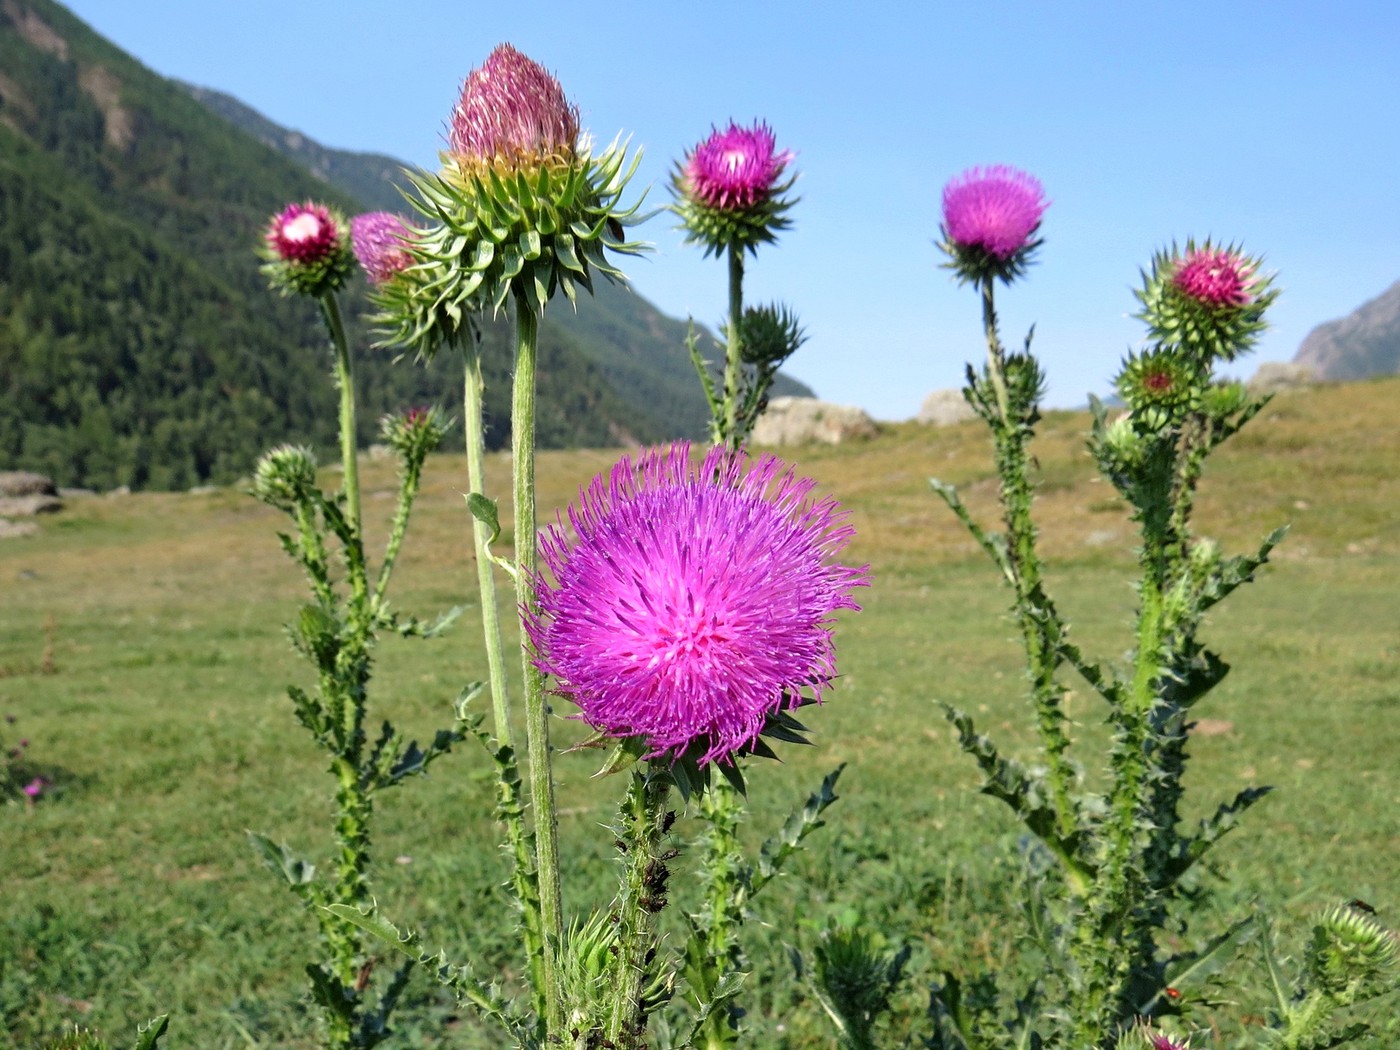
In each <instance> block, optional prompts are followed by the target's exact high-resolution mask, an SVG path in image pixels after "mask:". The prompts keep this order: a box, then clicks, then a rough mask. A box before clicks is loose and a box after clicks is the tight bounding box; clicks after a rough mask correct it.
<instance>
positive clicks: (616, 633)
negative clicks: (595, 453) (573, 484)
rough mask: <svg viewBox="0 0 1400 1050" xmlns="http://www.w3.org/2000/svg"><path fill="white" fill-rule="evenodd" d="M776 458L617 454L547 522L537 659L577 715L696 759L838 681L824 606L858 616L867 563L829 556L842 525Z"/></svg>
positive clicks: (828, 502) (732, 747) (750, 737)
mask: <svg viewBox="0 0 1400 1050" xmlns="http://www.w3.org/2000/svg"><path fill="white" fill-rule="evenodd" d="M814 486H815V482H813V481H811V480H810V479H805V478H801V479H800V478H797V477H795V475H794V473H793V471H792V469H791V468H789V467H786V466H785V465H784V464H783V462H782V461H781V460H779V459H777V458H776V457H773V456H770V455H765V456H763V457H761V458H759V459H758V460H757V461H754V462H750V461H749V457H748V456H747V454H745V453H743V452H733V451H730V450H727V449H724V448H714V449H711V450H710V452H709V453H708V454H707V455H706V456H705V458H704V461H703V462H702V463H700V464H693V463H692V461H691V454H690V446H689V445H688V444H685V443H679V444H676V445H672V446H671V447H670V448H669V449H665V448H658V449H650V450H647V451H645V452H643V453H642V454H641V455H640V456H639V457H638V459H637V461H636V462H635V463H634V462H633V461H632V460H631V459H630V458H629V457H626V456H624V457H623V458H622V459H621V460H620V461H619V462H618V463H617V464H616V466H614V467H613V469H612V471H611V474H610V475H602V474H600V475H599V476H598V477H596V478H594V479H593V482H592V483H591V484H590V485H589V486H588V488H587V489H586V490H583V491H581V492H580V498H579V500H578V502H577V503H576V504H575V505H574V506H572V507H570V508H569V511H568V517H569V523H570V524H571V525H572V526H573V534H574V535H573V538H571V537H570V535H569V534H568V533H567V532H566V530H565V528H564V526H563V524H562V522H560V523H558V524H556V525H553V526H551V527H550V528H548V529H546V530H545V531H544V533H543V535H542V537H541V540H540V554H541V557H542V559H543V561H544V563H545V565H546V566H547V567H548V569H549V572H550V573H551V574H552V575H553V577H554V582H553V583H552V584H551V583H548V582H546V580H544V579H543V578H541V579H537V580H536V581H535V592H536V597H537V599H538V602H539V609H538V612H537V613H536V614H534V615H532V616H530V617H528V618H527V631H528V633H529V636H530V641H531V643H532V645H533V646H534V649H535V653H536V660H535V662H536V666H538V667H539V669H540V670H541V671H543V672H544V673H546V674H550V675H553V676H554V678H555V680H556V683H557V685H558V689H559V691H560V692H561V693H563V694H565V695H567V696H569V697H570V698H571V699H572V700H573V702H574V703H576V704H577V705H578V706H579V709H580V711H581V717H582V718H583V719H584V720H586V721H587V722H588V723H589V724H590V725H592V726H593V727H594V728H595V729H598V730H600V731H601V732H603V733H605V734H607V735H609V736H614V737H632V736H643V737H645V738H646V740H647V746H648V747H649V749H650V751H649V756H657V755H662V754H671V755H674V756H677V757H678V756H680V755H681V754H683V753H685V752H687V751H690V750H691V749H692V747H693V748H695V750H696V751H697V752H700V757H699V758H698V761H699V762H700V763H701V764H704V763H707V762H710V761H712V760H715V759H719V760H722V761H723V760H726V759H731V756H733V754H734V753H735V752H736V751H739V750H741V749H742V748H744V746H745V745H747V744H751V743H752V742H753V741H755V740H756V739H757V737H758V736H759V735H760V733H761V732H762V730H763V727H764V721H765V719H766V718H767V717H768V716H769V715H772V714H776V713H777V712H779V711H781V710H783V709H785V708H790V707H793V706H796V705H797V704H798V703H800V702H801V701H802V700H803V696H802V693H803V690H807V691H808V692H809V693H810V699H812V700H820V699H821V694H822V691H823V690H824V689H825V688H826V687H827V686H828V685H829V684H830V682H831V679H832V678H833V677H834V676H835V674H836V666H835V652H834V648H833V644H832V638H831V632H832V614H833V613H835V611H836V610H837V609H858V608H859V606H858V605H857V604H856V602H855V601H854V600H853V599H852V597H851V594H850V591H851V589H852V588H853V587H858V586H865V585H867V584H868V582H869V579H868V569H867V568H859V569H855V568H848V567H846V566H843V565H838V564H835V563H834V559H835V557H836V556H838V555H839V554H840V553H841V551H843V550H844V549H845V547H846V545H847V544H848V543H849V542H850V539H851V537H852V535H853V532H854V530H853V529H852V528H851V526H850V525H849V524H847V522H846V516H845V514H844V513H843V512H842V511H841V510H840V507H839V505H838V504H837V503H836V501H835V500H834V499H831V498H829V497H828V498H822V499H813V498H810V494H811V492H812V489H813V487H814Z"/></svg>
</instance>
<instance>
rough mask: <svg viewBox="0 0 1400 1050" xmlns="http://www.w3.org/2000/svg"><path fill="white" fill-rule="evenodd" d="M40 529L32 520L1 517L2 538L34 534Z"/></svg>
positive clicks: (0, 530) (7, 538)
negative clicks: (13, 519)
mask: <svg viewBox="0 0 1400 1050" xmlns="http://www.w3.org/2000/svg"><path fill="white" fill-rule="evenodd" d="M38 531H39V526H37V525H35V524H34V523H33V522H32V521H10V519H9V518H0V540H12V539H15V538H16V537H19V536H33V535H34V534H35V533H36V532H38Z"/></svg>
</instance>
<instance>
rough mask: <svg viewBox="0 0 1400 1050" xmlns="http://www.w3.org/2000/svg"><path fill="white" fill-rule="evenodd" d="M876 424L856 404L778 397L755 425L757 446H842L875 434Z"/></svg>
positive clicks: (770, 403) (754, 433) (754, 436)
mask: <svg viewBox="0 0 1400 1050" xmlns="http://www.w3.org/2000/svg"><path fill="white" fill-rule="evenodd" d="M875 430H876V427H875V421H874V420H873V419H871V418H870V416H869V415H868V414H866V412H865V411H864V410H863V409H860V408H856V407H854V406H853V405H833V404H830V403H828V402H826V401H819V400H818V399H817V398H815V397H775V398H773V400H772V401H770V402H768V409H767V411H765V412H764V413H763V415H762V416H760V417H759V419H758V422H757V423H756V424H755V425H754V428H753V435H752V440H753V443H754V444H755V445H807V444H817V443H820V444H826V445H839V444H841V442H843V441H850V440H851V439H852V438H867V437H871V436H873V435H874V434H875Z"/></svg>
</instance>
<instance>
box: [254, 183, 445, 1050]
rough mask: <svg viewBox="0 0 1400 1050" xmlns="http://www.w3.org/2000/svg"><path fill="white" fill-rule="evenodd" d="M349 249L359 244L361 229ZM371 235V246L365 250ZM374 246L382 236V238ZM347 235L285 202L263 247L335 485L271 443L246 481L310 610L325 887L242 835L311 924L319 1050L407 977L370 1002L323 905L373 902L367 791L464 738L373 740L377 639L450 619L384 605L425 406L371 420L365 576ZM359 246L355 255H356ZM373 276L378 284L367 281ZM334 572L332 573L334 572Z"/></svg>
mask: <svg viewBox="0 0 1400 1050" xmlns="http://www.w3.org/2000/svg"><path fill="white" fill-rule="evenodd" d="M356 233H357V234H358V236H357V237H356V240H364V238H365V236H366V233H365V229H364V227H363V225H361V226H360V227H359V228H358V229H357V230H356ZM377 237H378V234H374V235H373V236H372V237H371V241H370V242H367V243H372V242H374V240H375V238H377ZM380 240H381V241H382V238H381V239H380ZM350 242H351V229H350V227H349V226H348V224H346V223H345V221H344V219H342V218H341V217H339V216H337V215H335V214H334V213H332V212H331V211H330V210H329V209H327V208H325V207H322V206H320V205H317V204H313V203H309V202H308V203H306V204H301V205H292V206H290V207H288V208H287V209H286V210H285V211H283V212H282V213H281V214H279V215H278V216H276V217H274V218H273V219H272V221H271V223H270V224H269V226H268V229H267V231H266V234H265V236H264V248H265V256H266V258H267V263H266V265H265V267H264V268H265V270H266V271H267V273H268V275H269V278H270V280H271V283H272V285H273V287H274V288H277V289H280V290H283V291H285V292H287V293H289V294H300V295H305V296H309V297H311V298H313V299H315V300H316V301H317V303H318V304H319V306H320V308H321V313H322V317H323V319H324V321H325V323H326V328H327V332H328V335H329V338H330V344H331V350H332V353H333V356H334V374H335V380H336V385H337V387H338V388H339V392H340V446H341V447H340V451H341V469H342V487H341V490H340V491H339V492H337V493H335V494H327V493H326V492H324V491H323V490H322V489H321V488H320V487H319V485H318V483H317V462H316V458H315V456H314V454H313V453H312V452H311V450H310V449H308V448H299V447H292V446H282V447H279V448H275V449H273V450H272V451H270V452H268V453H267V454H266V455H265V456H264V457H263V458H262V459H261V460H260V461H259V462H258V464H257V467H256V469H255V470H254V474H253V494H254V495H255V496H256V497H257V498H258V499H260V500H262V501H263V502H264V503H266V504H268V505H269V506H272V507H274V508H276V509H278V510H280V511H282V512H284V513H285V514H287V515H288V517H289V518H290V519H291V520H292V522H293V529H292V530H291V531H289V532H286V533H282V534H280V538H281V540H282V546H283V549H284V550H286V552H287V554H288V555H289V556H290V557H291V558H292V559H293V560H294V561H295V562H296V563H297V564H298V565H299V566H300V567H301V568H302V570H303V571H304V572H305V574H306V578H307V582H308V585H309V588H310V591H311V601H310V602H309V603H308V604H306V605H304V606H303V607H302V608H301V611H300V613H299V615H298V617H297V620H296V622H295V623H294V624H293V625H291V626H290V627H289V629H288V631H289V634H290V636H291V640H292V643H293V645H294V646H295V647H296V649H297V650H298V651H299V652H301V653H302V654H303V655H304V656H305V657H306V658H307V659H308V660H309V661H310V662H311V663H312V665H313V666H314V668H315V670H316V688H315V690H314V691H307V690H304V689H302V688H300V687H298V686H291V687H289V688H288V693H289V695H290V696H291V699H292V703H293V707H294V710H295V713H296V717H297V720H298V721H299V722H300V723H301V724H302V725H303V726H304V727H305V728H306V729H307V730H308V731H309V732H310V733H311V735H312V737H313V738H314V740H315V742H316V743H317V745H318V746H319V747H320V748H321V749H322V750H323V751H324V752H325V753H326V755H327V757H328V758H329V760H330V770H331V772H332V773H333V775H334V776H335V780H336V792H335V804H336V818H335V840H336V861H335V864H334V868H333V871H332V872H331V873H330V875H329V877H327V878H318V877H317V874H316V868H315V866H314V865H313V864H311V863H310V862H308V861H306V860H303V859H301V858H300V857H298V856H297V855H296V854H295V853H294V852H293V851H292V850H291V849H290V848H289V847H288V846H285V845H278V844H276V843H274V842H273V841H272V840H271V839H269V838H267V837H266V836H264V835H261V834H258V833H254V832H250V833H249V834H250V838H251V840H252V843H253V845H254V846H255V847H256V848H257V849H258V851H259V852H260V853H261V855H262V857H263V859H264V860H265V861H266V863H267V865H268V866H269V868H271V869H272V871H273V872H275V873H276V874H278V875H280V876H281V877H282V878H284V879H285V880H286V882H287V885H288V886H289V887H290V889H291V890H292V891H293V892H294V893H295V894H296V895H297V896H298V897H299V898H300V899H301V900H302V902H303V903H304V904H305V905H307V906H308V907H309V908H310V909H311V912H312V914H313V915H314V917H315V918H316V920H317V925H318V928H319V933H320V941H321V946H322V950H323V953H324V958H323V959H322V960H320V961H318V962H312V963H311V964H309V965H308V966H307V973H308V975H309V977H310V979H311V991H312V996H313V998H314V999H315V1001H316V1002H317V1003H318V1004H319V1005H320V1007H321V1008H322V1011H323V1016H324V1020H325V1029H326V1042H327V1045H328V1046H330V1047H335V1048H340V1047H357V1048H358V1047H372V1046H375V1045H377V1044H378V1043H379V1042H381V1041H382V1040H383V1039H384V1038H385V1037H386V1036H387V1035H388V1034H389V1017H390V1015H391V1013H392V1012H393V1010H394V1007H395V1006H396V1004H397V1002H398V1000H399V997H400V995H401V994H402V992H403V990H404V987H405V985H406V983H407V981H408V977H409V974H410V972H411V969H412V964H411V963H406V964H404V965H403V966H401V967H399V969H398V970H397V971H396V972H395V973H393V975H392V976H391V977H390V978H389V979H388V980H387V981H384V982H381V984H382V987H381V988H380V989H379V990H378V994H377V996H375V997H373V998H372V997H371V992H372V991H374V988H373V985H374V980H373V975H374V969H375V961H374V958H373V957H372V956H371V955H370V954H369V953H368V952H367V951H366V950H365V946H364V943H363V941H364V938H363V934H362V931H361V930H360V929H359V928H358V927H357V926H355V925H354V924H352V923H349V922H347V921H345V920H344V919H342V918H340V917H339V916H337V915H336V914H335V913H334V912H331V911H328V910H327V908H326V906H327V905H330V904H342V905H348V906H352V907H367V906H368V905H369V904H370V902H371V900H372V895H371V864H372V857H371V829H372V824H373V815H374V805H375V800H376V796H377V794H378V793H379V792H380V791H381V790H383V789H386V788H391V787H395V786H397V785H399V784H401V783H402V782H403V781H404V780H405V779H407V778H408V777H410V776H413V775H415V774H421V773H424V772H426V770H427V769H428V767H429V766H430V765H431V764H432V763H433V762H434V761H435V760H436V759H437V758H439V757H440V756H441V755H443V754H445V753H446V752H447V751H449V750H450V749H451V747H452V745H453V744H454V743H457V742H458V741H460V740H461V739H463V733H464V727H463V718H462V715H461V712H460V711H459V712H458V713H457V717H456V718H455V720H454V722H453V724H452V725H451V726H450V727H449V728H447V729H443V730H439V731H438V732H437V733H436V735H435V737H434V739H433V741H432V743H431V744H429V745H428V746H427V747H426V748H420V747H419V745H418V744H417V742H416V741H409V740H406V739H405V738H404V737H403V735H402V734H401V733H400V732H399V731H398V730H397V729H395V728H394V727H393V725H392V723H391V722H389V721H388V720H384V721H383V722H382V723H381V726H380V729H379V731H378V733H377V735H376V736H374V737H373V738H371V736H370V730H369V728H368V727H367V722H368V719H369V686H370V680H371V676H372V664H373V652H374V648H375V645H376V642H377V640H378V636H379V634H380V633H381V632H383V631H392V632H396V633H399V634H402V635H404V636H406V637H414V636H416V637H422V638H427V637H432V636H434V635H436V634H437V633H439V632H440V631H441V630H442V629H443V628H445V627H446V626H447V624H449V623H450V622H451V620H452V619H453V618H454V617H455V615H456V610H454V611H453V612H451V613H449V614H447V615H445V616H443V617H441V618H439V619H438V621H436V622H434V623H431V624H428V623H422V622H420V621H418V620H416V619H412V618H401V617H400V616H399V614H398V613H397V612H396V611H395V610H394V609H393V608H392V606H391V605H390V604H389V600H388V587H389V582H390V578H391V576H392V574H393V569H394V564H395V561H396V559H397V557H398V553H399V549H400V547H401V545H402V542H403V538H404V534H405V531H406V530H407V528H408V521H409V516H410V512H411V510H412V506H413V502H414V499H415V497H416V495H417V492H418V488H419V484H420V479H421V476H422V470H423V463H424V461H425V460H426V458H427V456H428V455H429V453H431V452H432V451H433V450H434V449H435V448H437V446H438V445H439V444H440V442H441V441H442V438H443V436H444V434H445V433H446V431H447V429H448V421H447V419H446V417H445V416H444V415H443V414H442V413H441V412H439V411H437V410H436V409H416V410H413V411H410V412H408V413H406V414H405V415H403V416H399V417H388V418H386V419H384V420H383V421H382V424H381V432H382V434H383V437H384V440H385V441H386V443H387V444H388V445H389V446H390V447H391V448H392V449H393V451H394V453H395V455H396V457H397V459H398V464H399V494H398V502H397V507H396V510H395V514H394V518H393V522H392V524H391V526H390V531H389V538H388V541H387V544H386V547H385V552H384V556H383V559H382V561H381V564H380V567H379V570H378V572H377V573H372V572H371V569H370V566H369V564H368V561H367V559H366V556H365V548H364V533H363V528H362V524H361V517H360V494H359V491H360V490H359V473H358V467H357V463H356V457H357V451H358V449H357V443H356V437H355V434H356V405H355V393H354V379H353V374H352V371H351V357H350V350H349V345H348V342H347V340H346V335H345V327H344V325H343V324H342V322H341V314H340V308H339V304H338V302H337V299H336V293H337V291H338V290H339V289H340V288H341V287H342V285H343V284H344V283H345V281H346V279H347V278H348V277H349V275H350V274H351V272H352V271H353V267H354V256H353V255H352V251H351V243H350ZM365 246H366V245H365V244H362V245H361V247H362V249H364V248H365ZM371 275H372V276H376V274H375V271H374V270H371ZM337 560H338V561H339V562H340V568H339V570H336V569H335V568H333V565H334V563H335V562H336V561H337Z"/></svg>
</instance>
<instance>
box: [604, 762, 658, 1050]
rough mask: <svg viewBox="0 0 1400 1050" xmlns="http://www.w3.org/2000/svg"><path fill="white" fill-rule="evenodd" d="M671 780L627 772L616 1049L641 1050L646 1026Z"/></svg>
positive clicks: (613, 1030) (612, 1030)
mask: <svg viewBox="0 0 1400 1050" xmlns="http://www.w3.org/2000/svg"><path fill="white" fill-rule="evenodd" d="M669 789H670V779H669V778H668V777H667V776H665V775H658V774H654V773H652V772H651V771H649V770H648V769H647V768H646V767H645V766H643V765H640V764H639V765H637V766H635V767H634V768H633V770H632V779H631V783H630V785H629V787H628V792H627V799H626V801H625V802H624V803H623V819H624V821H625V827H623V828H622V829H620V830H621V831H622V833H623V835H624V836H625V840H626V843H627V875H626V888H625V891H624V897H623V901H622V913H621V915H620V916H619V918H618V945H617V972H618V981H617V985H616V987H615V989H614V991H613V994H614V995H615V996H616V998H615V999H614V1001H613V1012H612V1016H611V1018H610V1019H609V1022H608V1038H609V1039H611V1040H612V1041H613V1042H614V1043H616V1044H617V1045H618V1046H619V1047H634V1046H637V1047H640V1046H642V1045H644V1044H643V1042H642V1040H641V1030H642V1027H643V1025H644V1023H645V1021H646V1011H645V1004H644V1003H643V1002H642V1001H641V999H642V994H643V982H644V980H645V979H646V974H647V968H648V967H647V953H648V951H649V950H650V949H651V948H653V947H654V944H653V942H654V940H655V929H656V913H657V912H659V911H660V910H661V909H662V908H663V907H665V905H666V880H667V878H668V877H669V874H670V873H669V871H668V869H667V867H666V860H667V858H665V857H663V856H662V850H661V844H662V841H663V840H664V838H665V832H664V831H663V830H662V828H663V826H664V823H665V821H664V817H665V812H666V796H667V793H668V792H669Z"/></svg>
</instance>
